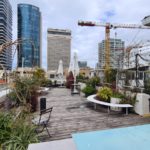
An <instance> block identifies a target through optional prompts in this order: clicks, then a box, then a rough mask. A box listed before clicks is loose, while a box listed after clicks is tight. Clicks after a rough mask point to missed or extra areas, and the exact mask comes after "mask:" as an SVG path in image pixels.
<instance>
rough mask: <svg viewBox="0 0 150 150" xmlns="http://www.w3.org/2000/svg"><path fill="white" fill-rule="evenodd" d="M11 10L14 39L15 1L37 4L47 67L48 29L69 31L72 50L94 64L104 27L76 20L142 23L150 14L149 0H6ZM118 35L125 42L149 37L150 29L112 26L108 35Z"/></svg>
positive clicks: (149, 38)
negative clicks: (84, 24) (86, 24)
mask: <svg viewBox="0 0 150 150" xmlns="http://www.w3.org/2000/svg"><path fill="white" fill-rule="evenodd" d="M9 1H10V3H11V5H12V10H13V40H16V39H17V4H19V3H27V4H32V5H35V6H37V7H39V8H40V11H41V14H42V67H43V68H44V69H46V68H47V59H46V58H47V29H48V28H58V29H70V30H71V31H72V40H71V53H72V54H73V52H77V54H78V59H79V60H80V61H87V62H88V65H89V66H91V67H95V64H96V63H97V61H98V43H99V42H101V41H102V40H103V39H104V38H105V28H103V27H81V26H78V20H84V21H96V22H110V23H121V24H124V23H125V24H129V23H135V24H141V20H142V19H143V18H144V17H145V16H148V15H150V8H149V6H150V1H149V0H9ZM115 33H116V35H117V37H116V38H121V39H122V40H123V41H125V45H126V46H128V45H131V44H135V43H140V42H143V41H146V40H150V36H149V35H150V30H141V29H116V30H113V29H112V30H111V38H115Z"/></svg>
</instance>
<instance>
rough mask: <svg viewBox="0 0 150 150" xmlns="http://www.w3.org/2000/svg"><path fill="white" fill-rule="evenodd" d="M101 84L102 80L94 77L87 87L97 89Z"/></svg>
mask: <svg viewBox="0 0 150 150" xmlns="http://www.w3.org/2000/svg"><path fill="white" fill-rule="evenodd" d="M99 84H100V78H99V77H92V78H91V79H89V80H88V81H87V85H90V86H93V87H95V86H96V85H99Z"/></svg>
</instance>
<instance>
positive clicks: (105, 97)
mask: <svg viewBox="0 0 150 150" xmlns="http://www.w3.org/2000/svg"><path fill="white" fill-rule="evenodd" d="M97 96H98V98H99V99H100V100H101V101H105V102H110V97H111V96H112V90H111V88H109V87H102V88H101V89H99V90H98V92H97Z"/></svg>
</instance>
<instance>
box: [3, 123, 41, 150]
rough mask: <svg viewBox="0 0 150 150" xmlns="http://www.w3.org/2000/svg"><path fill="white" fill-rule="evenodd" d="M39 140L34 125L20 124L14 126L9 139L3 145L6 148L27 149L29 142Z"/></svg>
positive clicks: (13, 149) (7, 149)
mask: <svg viewBox="0 0 150 150" xmlns="http://www.w3.org/2000/svg"><path fill="white" fill-rule="evenodd" d="M37 142H38V138H37V134H36V133H35V127H34V126H31V125H26V124H18V125H17V126H15V127H14V128H13V132H12V133H11V135H10V138H9V140H7V141H6V142H5V143H4V144H3V147H5V149H6V150H26V149H27V148H28V145H29V144H31V143H37Z"/></svg>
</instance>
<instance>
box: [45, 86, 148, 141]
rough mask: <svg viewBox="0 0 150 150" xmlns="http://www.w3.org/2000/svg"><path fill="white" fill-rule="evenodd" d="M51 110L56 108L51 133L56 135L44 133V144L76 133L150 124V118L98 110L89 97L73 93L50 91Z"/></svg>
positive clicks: (102, 108)
mask: <svg viewBox="0 0 150 150" xmlns="http://www.w3.org/2000/svg"><path fill="white" fill-rule="evenodd" d="M46 97H47V108H48V107H51V106H53V112H52V117H51V120H50V125H49V131H50V133H51V135H52V137H51V138H48V136H47V133H46V132H44V133H42V139H43V141H51V140H60V139H66V138H71V137H72V136H71V134H72V133H77V132H85V131H95V130H104V129H110V128H117V127H125V126H133V125H140V124H147V123H150V117H141V116H139V115H136V114H133V113H132V114H129V115H125V114H124V113H118V112H113V111H112V112H111V113H110V114H108V113H107V109H106V108H104V107H100V106H98V107H97V109H96V110H95V109H94V108H93V105H92V104H90V103H88V102H87V101H86V98H84V97H83V96H79V95H74V96H71V94H70V90H68V89H65V88H54V89H52V90H50V91H49V94H48V95H46Z"/></svg>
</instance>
